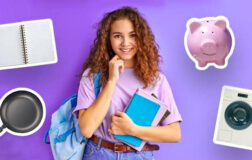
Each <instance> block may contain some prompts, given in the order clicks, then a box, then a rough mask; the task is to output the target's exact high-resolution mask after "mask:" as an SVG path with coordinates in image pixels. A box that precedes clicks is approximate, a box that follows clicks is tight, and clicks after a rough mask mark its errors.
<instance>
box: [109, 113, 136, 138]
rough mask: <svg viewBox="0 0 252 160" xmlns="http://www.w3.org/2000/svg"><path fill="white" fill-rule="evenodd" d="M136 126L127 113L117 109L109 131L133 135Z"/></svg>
mask: <svg viewBox="0 0 252 160" xmlns="http://www.w3.org/2000/svg"><path fill="white" fill-rule="evenodd" d="M135 128H136V124H134V122H133V121H132V120H131V119H130V118H129V116H128V115H127V114H126V113H124V112H120V111H116V113H115V114H114V115H112V122H111V124H110V128H109V130H108V132H109V133H110V134H117V135H132V133H133V132H134V130H135Z"/></svg>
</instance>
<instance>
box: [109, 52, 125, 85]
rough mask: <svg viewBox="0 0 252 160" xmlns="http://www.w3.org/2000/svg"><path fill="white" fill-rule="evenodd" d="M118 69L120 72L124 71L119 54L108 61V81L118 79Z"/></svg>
mask: <svg viewBox="0 0 252 160" xmlns="http://www.w3.org/2000/svg"><path fill="white" fill-rule="evenodd" d="M119 69H120V72H123V71H124V62H123V60H122V59H121V58H120V57H119V56H117V55H115V56H114V57H113V58H112V59H111V60H110V61H109V79H108V80H109V81H112V82H115V83H116V82H117V81H118V80H119Z"/></svg>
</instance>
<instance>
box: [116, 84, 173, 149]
mask: <svg viewBox="0 0 252 160" xmlns="http://www.w3.org/2000/svg"><path fill="white" fill-rule="evenodd" d="M167 108H168V107H167V106H166V105H165V104H164V103H162V102H161V101H160V100H158V99H157V98H156V97H154V95H150V94H148V93H146V92H144V91H143V90H142V89H137V90H136V92H135V94H134V95H133V97H132V99H131V100H130V103H129V104H128V106H127V107H126V109H125V111H124V112H125V113H126V114H127V115H128V116H129V117H130V118H131V119H132V121H133V122H134V123H135V124H137V125H139V126H146V127H148V126H157V125H158V124H160V122H161V121H163V120H164V119H165V118H166V117H167V116H168V115H169V114H170V112H169V111H168V109H167ZM114 137H115V138H117V139H119V140H121V141H122V142H123V143H126V144H128V145H129V146H131V147H132V148H134V149H136V150H138V151H141V149H142V148H143V146H144V145H145V143H146V141H144V140H142V139H140V138H138V137H134V136H131V135H114Z"/></svg>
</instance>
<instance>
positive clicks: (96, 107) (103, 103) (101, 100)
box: [78, 55, 124, 138]
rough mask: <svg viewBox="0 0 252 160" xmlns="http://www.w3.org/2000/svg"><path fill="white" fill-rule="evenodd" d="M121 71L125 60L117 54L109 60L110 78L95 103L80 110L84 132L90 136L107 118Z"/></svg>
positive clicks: (86, 135) (80, 121)
mask: <svg viewBox="0 0 252 160" xmlns="http://www.w3.org/2000/svg"><path fill="white" fill-rule="evenodd" d="M119 68H120V72H123V71H124V62H123V60H121V59H120V58H119V57H118V56H117V55H116V56H114V57H113V58H112V59H111V60H110V61H109V79H108V82H107V83H106V85H105V87H104V88H103V90H102V92H101V93H100V94H99V96H98V97H97V99H96V100H95V101H94V103H93V104H92V105H91V106H89V107H88V108H87V109H82V110H80V111H79V115H78V116H79V124H80V128H81V132H82V134H83V135H84V136H85V137H87V138H90V137H92V135H93V133H94V132H95V131H96V130H97V128H98V127H99V126H100V125H101V123H102V121H103V119H104V118H105V116H106V114H107V112H108V109H109V106H110V102H111V99H112V95H113V92H114V88H115V85H116V83H117V81H118V80H119Z"/></svg>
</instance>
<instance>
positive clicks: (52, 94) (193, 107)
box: [0, 0, 252, 160]
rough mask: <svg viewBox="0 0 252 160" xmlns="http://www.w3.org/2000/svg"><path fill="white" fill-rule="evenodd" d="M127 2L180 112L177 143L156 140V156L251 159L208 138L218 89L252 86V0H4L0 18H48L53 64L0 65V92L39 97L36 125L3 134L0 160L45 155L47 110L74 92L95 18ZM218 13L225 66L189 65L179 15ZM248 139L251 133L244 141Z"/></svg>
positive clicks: (2, 20) (183, 18) (45, 158)
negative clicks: (143, 26) (228, 39)
mask: <svg viewBox="0 0 252 160" xmlns="http://www.w3.org/2000/svg"><path fill="white" fill-rule="evenodd" d="M124 5H129V6H133V7H137V8H138V9H139V11H140V12H141V13H143V15H144V17H145V18H146V19H147V21H148V22H149V25H150V26H151V28H152V30H153V32H154V34H155V37H156V41H157V43H158V44H159V46H160V54H161V55H162V57H163V63H162V65H161V67H162V70H163V72H164V73H165V75H166V76H167V78H168V81H169V82H170V84H171V87H172V89H173V93H174V97H175V100H176V102H177V106H178V107H179V110H180V113H181V115H182V117H183V120H184V121H183V122H182V123H181V128H182V139H181V142H180V143H178V144H160V145H161V150H160V151H158V152H155V157H156V159H158V160H166V159H209V160H210V159H211V160H212V159H216V160H223V159H229V160H237V159H251V157H252V152H251V151H248V150H242V149H236V148H231V147H225V146H220V145H215V144H213V142H212V139H213V134H214V127H215V121H216V116H217V110H218V105H219V99H220V94H221V88H222V86H223V85H231V86H237V87H242V88H250V89H252V76H251V69H250V68H252V63H251V59H252V55H251V50H252V45H251V42H252V32H251V25H252V19H251V15H252V9H251V5H252V2H251V1H250V0H242V1H231V0H208V1H200V0H194V1H189V0H180V1H178V0H159V1H158V0H155V1H153V0H107V1H106V0H95V1H91V0H8V1H4V0H1V1H0V24H5V23H12V22H18V21H24V20H34V19H43V18H51V19H52V20H53V23H54V30H55V38H56V45H57V51H58V60H59V61H58V63H57V64H53V65H47V66H39V67H30V68H22V69H12V70H5V71H0V97H2V96H3V95H4V93H6V92H7V91H8V90H11V89H13V88H16V87H28V88H31V89H34V90H35V91H37V92H38V93H39V94H40V95H41V96H42V97H43V99H44V101H45V103H46V109H47V112H46V114H47V116H46V120H45V123H44V125H43V126H42V128H41V129H40V130H39V131H37V132H36V133H35V134H33V135H30V136H27V137H18V136H14V135H10V134H9V133H5V134H4V135H3V136H2V137H0V159H8V160H14V159H20V160H27V159H36V160H49V159H53V157H52V154H51V150H50V146H49V145H45V144H44V143H43V135H44V133H45V132H46V130H47V128H48V126H49V124H50V118H51V114H52V113H53V112H54V111H55V110H56V109H57V108H58V106H59V105H60V104H61V102H62V101H63V100H64V99H65V98H67V97H68V96H70V95H72V94H73V93H76V92H77V89H78V83H79V79H78V78H77V77H76V75H77V74H78V73H80V72H81V66H82V64H83V62H84V61H85V59H86V58H87V56H88V53H89V49H90V46H91V44H92V43H93V40H94V37H95V31H96V30H95V28H94V26H95V24H96V23H97V22H98V21H99V20H100V19H101V18H102V16H103V14H104V13H105V12H108V11H111V10H113V9H117V8H118V7H121V6H124ZM218 15H224V16H226V17H227V18H228V19H229V22H230V26H231V28H232V29H233V32H234V35H235V38H236V46H235V49H234V53H233V55H232V56H231V57H230V59H229V65H228V67H227V68H226V69H223V70H218V69H215V68H213V67H210V68H209V69H207V70H206V71H198V70H196V69H195V66H194V63H193V62H192V61H191V60H190V58H189V57H188V56H187V54H186V52H185V49H184V44H183V41H184V34H185V29H186V28H185V25H186V21H187V20H188V19H189V18H191V17H199V18H200V17H208V16H218ZM250 140H251V139H250Z"/></svg>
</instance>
